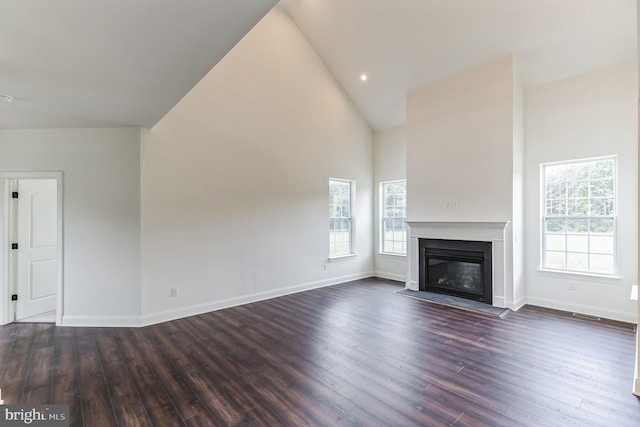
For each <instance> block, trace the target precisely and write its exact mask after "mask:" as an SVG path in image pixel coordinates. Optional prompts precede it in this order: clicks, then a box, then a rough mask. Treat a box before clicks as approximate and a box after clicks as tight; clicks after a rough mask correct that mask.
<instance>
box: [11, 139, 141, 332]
mask: <svg viewBox="0 0 640 427" xmlns="http://www.w3.org/2000/svg"><path fill="white" fill-rule="evenodd" d="M0 171H5V172H16V171H62V172H63V186H64V206H63V209H64V317H63V319H62V321H63V324H64V325H96V326H102V325H104V326H106V325H138V324H139V316H140V193H139V188H140V185H139V182H140V130H139V129H138V128H122V129H115V128H114V129H33V130H0Z"/></svg>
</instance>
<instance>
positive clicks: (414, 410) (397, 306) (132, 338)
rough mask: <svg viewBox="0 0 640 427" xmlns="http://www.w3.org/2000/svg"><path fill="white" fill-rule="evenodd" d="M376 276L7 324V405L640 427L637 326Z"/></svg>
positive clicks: (113, 414) (234, 419)
mask: <svg viewBox="0 0 640 427" xmlns="http://www.w3.org/2000/svg"><path fill="white" fill-rule="evenodd" d="M400 289H401V288H400V287H399V286H398V285H397V282H390V281H385V280H381V279H366V280H359V281H355V282H350V283H347V284H343V285H337V286H332V287H327V288H322V289H317V290H312V291H308V292H302V293H298V294H294V295H289V296H286V297H281V298H276V299H272V300H268V301H263V302H259V303H255V304H249V305H245V306H241V307H235V308H230V309H226V310H221V311H217V312H212V313H208V314H204V315H200V316H194V317H190V318H186V319H181V320H177V321H173V322H167V323H163V324H159V325H155V326H150V327H145V328H138V329H132V328H61V327H55V326H53V325H51V324H27V323H14V324H11V325H7V326H3V327H0V369H1V370H0V388H2V397H3V398H4V399H5V403H7V404H9V403H67V404H69V405H70V412H71V420H72V423H71V425H74V426H227V425H234V426H270V427H273V426H297V427H298V426H356V425H358V426H509V427H513V426H563V427H564V426H606V427H610V426H640V400H639V399H638V398H636V397H634V396H633V395H632V394H631V386H632V381H633V362H634V357H635V336H634V332H633V330H632V328H631V326H630V325H626V324H622V323H616V322H595V321H591V320H584V319H578V318H575V317H572V316H571V315H568V314H566V313H560V312H555V311H552V310H546V309H540V308H535V307H525V308H523V309H522V310H520V311H519V312H517V313H510V314H509V315H507V316H506V318H504V319H500V318H497V317H490V316H487V315H480V314H474V313H471V312H467V311H462V310H457V309H454V308H449V307H444V306H439V305H436V304H432V303H429V302H426V301H420V300H416V299H412V298H406V297H403V296H399V295H396V294H395V292H397V291H398V290H400Z"/></svg>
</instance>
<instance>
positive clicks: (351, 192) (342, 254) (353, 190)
mask: <svg viewBox="0 0 640 427" xmlns="http://www.w3.org/2000/svg"><path fill="white" fill-rule="evenodd" d="M333 183H338V184H348V185H349V216H346V217H340V216H334V215H333V213H332V205H331V203H332V200H331V185H332V184H333ZM355 195H356V182H355V181H353V180H350V179H342V178H329V222H330V223H329V235H328V237H329V244H328V247H329V259H330V260H331V259H340V258H346V257H353V256H355V254H356V252H355V229H356V228H355V227H356V224H355V217H356V215H355V206H356V203H355V198H356V196H355ZM336 218H339V219H343V220H347V221H348V223H349V238H348V240H346V242H348V244H349V250H348V251H347V252H338V253H336V252H334V248H335V246H334V244H333V242H332V240H331V233H332V230H331V220H332V219H336ZM343 242H345V241H344V240H343Z"/></svg>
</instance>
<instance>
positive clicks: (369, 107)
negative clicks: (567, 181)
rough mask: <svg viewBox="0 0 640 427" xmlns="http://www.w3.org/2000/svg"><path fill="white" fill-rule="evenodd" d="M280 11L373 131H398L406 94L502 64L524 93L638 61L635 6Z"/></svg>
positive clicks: (434, 3)
mask: <svg viewBox="0 0 640 427" xmlns="http://www.w3.org/2000/svg"><path fill="white" fill-rule="evenodd" d="M280 4H281V5H282V6H283V7H284V8H285V9H286V10H287V12H288V13H289V15H290V16H291V17H292V18H293V20H294V21H295V22H296V23H297V25H298V27H299V28H300V29H301V31H302V33H303V34H304V35H305V36H306V38H307V39H308V40H309V41H310V43H311V44H312V45H313V47H314V48H315V50H316V51H317V52H318V54H319V55H320V57H321V58H322V59H323V61H324V62H325V64H326V65H327V67H328V68H329V69H330V70H331V71H332V73H333V74H334V76H335V77H336V79H337V80H338V81H339V82H340V85H341V86H342V87H343V88H344V89H345V91H346V92H347V94H348V95H349V97H350V98H351V99H352V100H353V101H354V103H355V104H356V105H357V106H358V108H359V109H360V111H361V113H362V114H363V115H364V117H365V118H366V119H367V121H368V122H369V123H370V125H371V126H372V127H373V128H374V129H382V128H387V127H391V126H395V125H399V124H402V123H404V121H405V96H406V94H407V92H409V91H411V90H412V89H415V88H418V87H422V86H425V85H427V84H430V83H433V82H435V81H437V80H440V79H442V78H444V77H446V76H448V75H451V74H455V73H459V72H462V71H464V70H466V69H469V68H472V67H474V66H477V65H480V64H482V63H486V62H489V61H492V60H495V59H498V58H500V57H502V56H504V55H509V54H514V55H515V56H516V61H517V63H518V66H519V69H520V74H521V77H522V80H523V83H524V85H525V86H533V85H538V84H541V83H545V82H549V81H552V80H557V79H560V78H563V77H567V76H570V75H574V74H577V73H581V72H584V71H587V70H589V69H593V68H599V67H603V66H606V65H610V64H613V63H615V62H618V61H622V60H625V59H629V58H633V57H637V54H638V53H637V52H638V51H637V47H636V46H637V31H636V25H637V16H636V0H529V1H525V0H281V2H280ZM362 73H367V74H368V80H367V81H366V82H362V81H361V80H360V79H359V76H360V75H361V74H362Z"/></svg>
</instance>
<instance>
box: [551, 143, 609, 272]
mask: <svg viewBox="0 0 640 427" xmlns="http://www.w3.org/2000/svg"><path fill="white" fill-rule="evenodd" d="M602 160H611V161H613V209H612V214H611V215H604V216H602V215H600V216H598V215H591V214H590V213H589V214H588V215H583V216H573V215H569V214H568V213H567V214H565V215H547V194H546V189H547V182H546V178H547V174H546V167H548V166H560V165H572V164H578V163H590V162H597V161H602ZM567 182H569V181H567ZM589 182H591V179H590V178H589ZM591 198H592V196H591V191H590V190H589V196H588V200H591ZM565 199H566V200H570V197H568V195H567V196H565ZM540 200H541V203H540V211H541V221H540V270H541V271H550V272H556V273H569V274H577V275H586V276H598V277H611V278H618V226H617V223H618V159H617V156H615V155H614V156H604V157H593V158H586V159H576V160H569V161H560V162H550V163H543V164H541V165H540ZM563 218H565V219H584V220H588V221H589V223H590V221H591V220H598V219H611V220H613V249H612V253H611V254H608V253H607V254H603V255H612V256H613V271H612V272H610V273H609V272H597V271H591V267H589V269H588V270H587V271H584V270H575V269H570V268H568V267H567V265H566V262H565V268H557V267H548V266H547V260H546V252H547V251H546V248H547V241H546V238H547V234H548V233H547V232H546V230H547V228H546V225H547V220H549V219H563ZM565 233H566V235H567V236H569V235H570V234H569V231H565ZM586 237H587V238H590V237H591V232H590V231H588V232H587V236H586ZM555 252H564V253H565V256H567V254H570V253H573V252H572V251H570V250H568V249H567V247H565V249H564V251H561V250H558V251H555ZM580 253H582V252H580ZM587 254H588V255H592V254H597V252H595V253H594V252H592V251H591V250H590V249H589V250H588V252H587Z"/></svg>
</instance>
